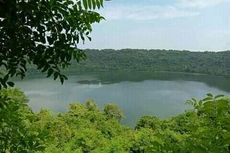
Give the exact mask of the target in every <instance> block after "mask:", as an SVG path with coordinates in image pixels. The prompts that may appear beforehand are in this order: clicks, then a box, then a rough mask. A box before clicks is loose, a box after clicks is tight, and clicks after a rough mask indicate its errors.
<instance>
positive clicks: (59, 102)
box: [16, 72, 230, 126]
mask: <svg viewBox="0 0 230 153" xmlns="http://www.w3.org/2000/svg"><path fill="white" fill-rule="evenodd" d="M16 86H17V87H19V88H21V89H22V90H23V91H24V92H25V93H26V95H27V96H28V97H29V99H30V106H31V107H32V108H33V109H34V110H35V111H37V110H39V109H40V108H48V109H51V110H53V111H66V110H67V108H68V104H69V103H73V102H84V101H85V100H87V99H93V100H95V101H96V102H97V104H98V105H99V106H100V107H101V108H102V107H103V106H104V105H105V104H106V103H116V104H117V105H119V106H120V107H121V108H122V110H123V111H124V113H125V119H124V120H123V122H124V123H125V124H128V125H130V126H133V125H134V124H135V123H136V121H137V120H138V119H139V118H140V117H141V116H143V115H156V116H159V117H162V118H166V117H170V116H173V115H175V114H178V113H182V112H183V111H184V110H185V109H186V108H189V106H187V105H186V104H185V101H186V100H188V99H190V98H192V97H194V98H202V97H204V96H205V95H206V94H207V93H213V94H224V95H228V96H230V78H227V77H217V76H209V75H198V74H197V75H191V74H183V73H166V72H165V73H163V72H162V73H148V72H113V73H112V72H110V73H108V72H103V73H102V72H101V73H88V74H74V75H70V76H69V80H68V81H66V82H65V84H64V85H61V84H60V83H59V82H57V81H53V80H51V79H47V78H42V77H32V78H30V79H26V80H23V81H17V82H16Z"/></svg>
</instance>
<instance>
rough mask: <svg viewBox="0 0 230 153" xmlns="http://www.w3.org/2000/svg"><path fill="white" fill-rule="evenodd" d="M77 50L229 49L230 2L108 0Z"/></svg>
mask: <svg viewBox="0 0 230 153" xmlns="http://www.w3.org/2000/svg"><path fill="white" fill-rule="evenodd" d="M100 13H101V14H102V16H104V17H105V19H106V20H104V21H102V22H101V23H99V24H94V25H93V32H92V33H91V37H92V41H91V42H89V41H88V42H85V44H84V45H81V48H94V49H108V48H110V49H123V48H134V49H175V50H191V51H223V50H229V49H230V0H111V1H106V2H105V5H104V8H102V9H101V10H100Z"/></svg>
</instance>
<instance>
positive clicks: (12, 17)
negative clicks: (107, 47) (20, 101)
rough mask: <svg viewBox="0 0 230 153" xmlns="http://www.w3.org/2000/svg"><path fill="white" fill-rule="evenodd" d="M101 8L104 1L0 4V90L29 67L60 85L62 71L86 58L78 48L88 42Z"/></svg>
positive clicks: (45, 0)
mask: <svg viewBox="0 0 230 153" xmlns="http://www.w3.org/2000/svg"><path fill="white" fill-rule="evenodd" d="M102 6H103V0H77V1H76V0H65V1H62V0H0V88H1V87H7V86H13V85H14V83H13V82H10V81H9V79H10V78H11V77H15V76H19V77H21V78H24V77H25V74H26V71H27V68H28V65H29V64H31V63H32V64H33V65H34V66H35V68H36V69H38V70H39V71H41V72H43V73H45V74H46V75H47V77H53V78H54V79H57V78H59V79H60V81H61V82H62V83H63V81H64V80H65V79H67V78H66V76H65V75H63V73H61V69H64V68H66V67H68V66H69V65H70V62H71V61H72V60H76V61H80V60H82V59H84V58H85V54H84V52H82V51H81V50H80V49H78V48H77V46H78V44H79V43H80V42H84V41H85V40H88V39H89V40H91V37H90V33H91V31H92V24H93V23H97V22H100V21H101V20H102V19H103V17H102V16H101V15H100V14H99V13H98V9H100V8H101V7H102ZM1 71H3V73H1Z"/></svg>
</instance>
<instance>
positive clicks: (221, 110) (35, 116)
mask: <svg viewBox="0 0 230 153" xmlns="http://www.w3.org/2000/svg"><path fill="white" fill-rule="evenodd" d="M27 102H28V100H27V98H26V97H25V96H24V94H23V93H22V92H21V91H19V90H17V89H3V90H0V116H1V118H0V152H2V153H33V152H37V153H40V152H44V153H63V152H64V153H227V152H229V151H230V98H229V97H224V96H216V97H214V96H212V95H211V94H208V96H207V97H206V98H205V99H203V100H199V101H197V100H195V99H192V100H190V101H188V103H190V104H191V105H192V106H193V109H192V110H188V111H186V112H185V113H183V114H180V115H178V116H175V117H172V118H170V119H167V120H161V119H159V118H157V117H154V116H144V117H142V118H141V119H140V120H139V121H138V123H137V124H136V127H135V129H132V128H129V127H126V126H123V125H121V124H120V120H121V118H122V116H123V114H122V112H121V111H120V109H119V108H118V107H117V106H115V105H112V104H108V105H106V106H105V107H104V109H103V110H100V109H99V108H98V107H97V106H96V104H95V103H94V102H93V101H87V102H86V103H85V104H77V103H76V104H71V105H70V106H69V111H68V112H65V113H58V114H54V113H52V112H50V111H48V110H41V111H40V112H38V113H35V112H33V111H32V110H31V109H30V108H29V107H28V104H27Z"/></svg>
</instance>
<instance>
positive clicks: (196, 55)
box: [69, 49, 230, 75]
mask: <svg viewBox="0 0 230 153" xmlns="http://www.w3.org/2000/svg"><path fill="white" fill-rule="evenodd" d="M85 52H86V55H87V60H86V61H84V62H81V63H80V64H78V63H75V62H74V63H73V64H72V66H71V67H70V68H69V72H71V73H73V72H76V71H81V72H82V71H87V72H92V71H150V72H154V71H171V72H189V73H202V74H213V75H229V74H230V60H229V59H230V52H229V51H225V52H189V51H176V50H137V49H123V50H112V49H107V50H85Z"/></svg>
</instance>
